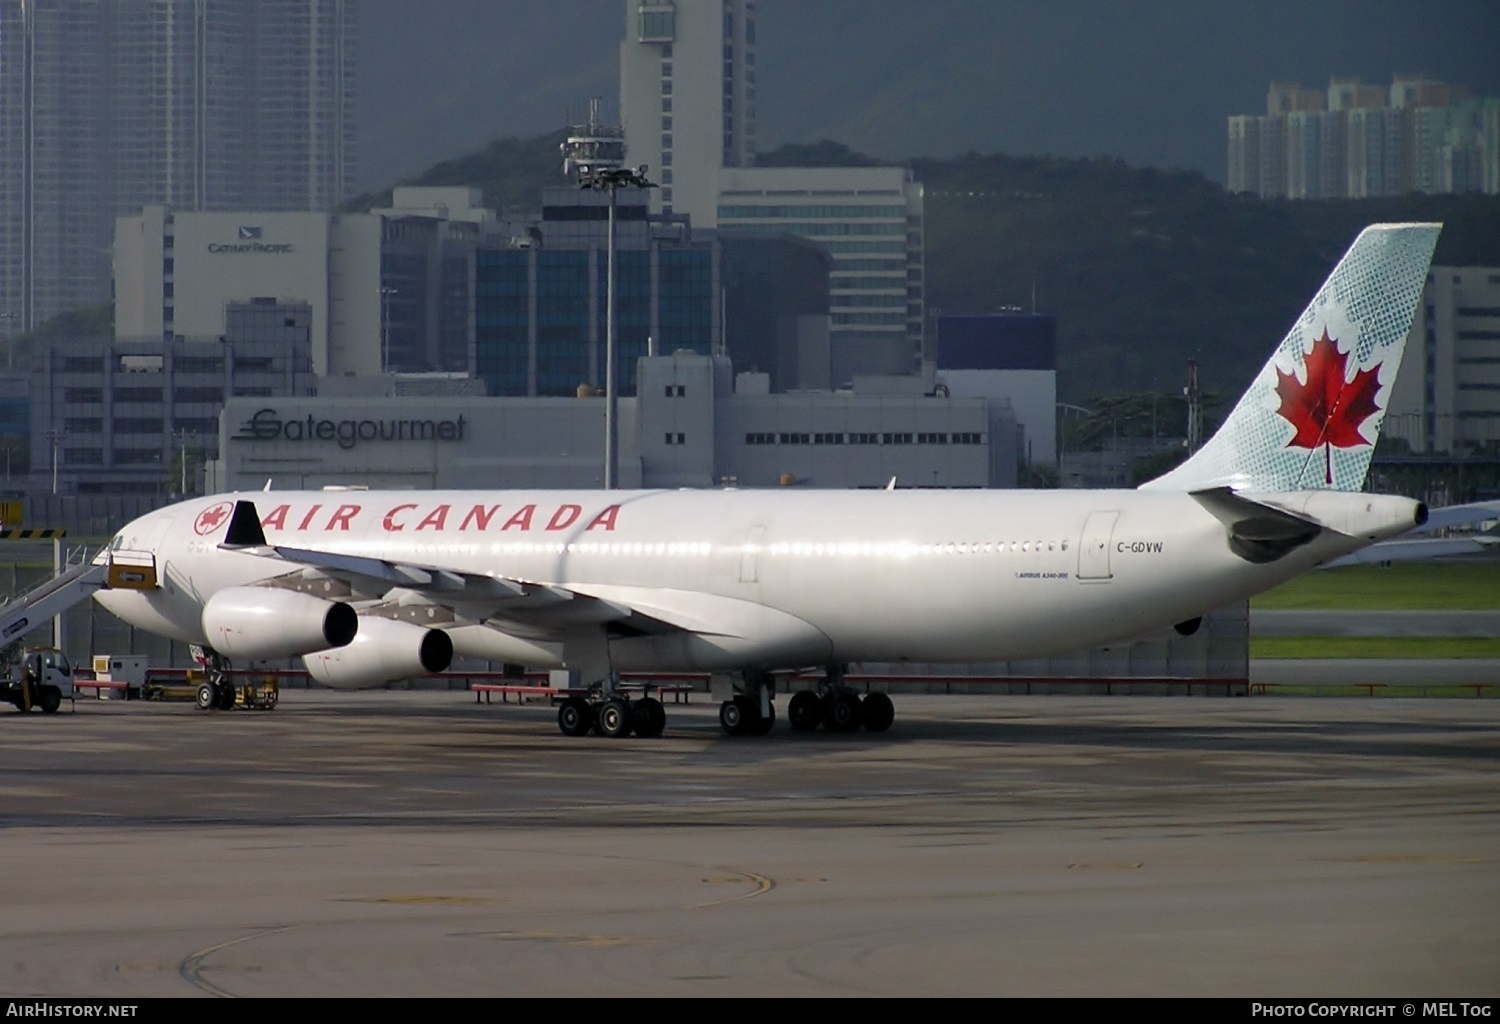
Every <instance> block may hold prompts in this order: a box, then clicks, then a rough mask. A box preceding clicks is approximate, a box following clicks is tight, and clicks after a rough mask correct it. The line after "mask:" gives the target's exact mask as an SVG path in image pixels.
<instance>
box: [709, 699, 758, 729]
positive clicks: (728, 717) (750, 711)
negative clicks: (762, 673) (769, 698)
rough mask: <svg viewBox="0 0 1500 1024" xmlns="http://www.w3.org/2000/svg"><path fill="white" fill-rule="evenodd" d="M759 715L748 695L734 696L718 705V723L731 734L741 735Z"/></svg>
mask: <svg viewBox="0 0 1500 1024" xmlns="http://www.w3.org/2000/svg"><path fill="white" fill-rule="evenodd" d="M759 717H760V716H759V715H757V714H755V707H754V705H752V704H751V703H750V698H748V697H735V698H734V699H733V700H726V701H725V702H724V703H723V704H720V705H719V725H720V726H721V727H722V728H723V730H724V731H725V732H727V733H728V734H729V735H731V736H743V735H745V733H747V732H749V731H750V726H751V724H752V723H753V722H754V721H755V719H756V718H759Z"/></svg>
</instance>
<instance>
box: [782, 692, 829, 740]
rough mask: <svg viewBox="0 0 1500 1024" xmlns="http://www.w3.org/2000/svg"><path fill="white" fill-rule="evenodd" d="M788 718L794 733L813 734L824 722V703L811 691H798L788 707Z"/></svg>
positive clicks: (793, 695)
mask: <svg viewBox="0 0 1500 1024" xmlns="http://www.w3.org/2000/svg"><path fill="white" fill-rule="evenodd" d="M786 717H787V720H788V721H789V722H791V723H792V731H793V732H812V731H813V730H814V729H816V728H817V727H818V726H819V724H821V723H822V721H823V702H822V701H820V700H818V695H817V694H816V693H813V692H812V691H811V690H798V691H797V692H796V693H794V694H792V700H791V703H790V704H788V705H787V706H786Z"/></svg>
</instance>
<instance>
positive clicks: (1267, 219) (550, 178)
mask: <svg viewBox="0 0 1500 1024" xmlns="http://www.w3.org/2000/svg"><path fill="white" fill-rule="evenodd" d="M561 141H562V135H561V134H560V133H552V134H548V135H544V136H538V137H536V138H533V139H500V140H497V141H496V142H494V143H491V144H490V145H489V146H488V147H486V148H485V149H483V150H480V151H479V152H476V153H472V154H469V155H467V156H464V157H460V158H458V159H456V160H450V161H447V162H445V163H442V164H439V165H437V166H435V167H433V168H432V169H431V170H429V171H427V172H426V173H425V174H423V175H421V176H420V177H419V178H416V179H414V180H413V181H412V182H409V183H410V184H425V185H478V186H480V187H481V188H483V189H484V193H485V201H486V202H487V203H488V204H489V205H491V206H494V207H496V208H499V209H506V208H511V207H523V208H535V207H536V206H537V205H538V202H539V191H540V189H541V188H542V187H543V186H545V185H556V184H562V183H564V181H565V179H564V178H563V177H562V173H561V167H560V159H559V156H558V143H559V142H561ZM761 162H762V163H765V164H778V165H825V166H826V165H837V164H845V163H848V164H859V163H867V162H870V161H869V158H868V157H864V156H862V155H861V154H858V153H853V152H851V151H850V150H848V149H847V148H846V147H843V146H841V145H839V144H838V143H833V142H827V141H824V142H817V143H812V144H807V145H797V146H786V147H783V148H782V149H780V150H777V151H775V152H773V153H767V154H764V155H763V156H762V157H761ZM912 166H913V168H914V170H915V172H916V174H917V177H918V180H920V181H921V182H922V183H923V184H924V186H925V189H926V210H927V224H926V230H927V304H928V309H929V311H930V312H939V311H941V312H944V313H956V312H989V311H994V310H997V309H1000V308H1002V307H1006V306H1020V307H1023V308H1029V307H1030V305H1031V302H1032V296H1033V290H1034V294H1035V297H1036V305H1037V308H1038V309H1039V310H1041V311H1043V312H1048V313H1053V314H1055V315H1056V316H1057V319H1058V370H1059V374H1058V378H1059V380H1058V383H1059V390H1060V392H1061V395H1060V397H1061V398H1062V399H1063V400H1065V401H1072V402H1083V403H1087V402H1090V401H1092V400H1093V399H1094V398H1095V397H1097V396H1100V395H1103V394H1118V393H1121V392H1132V391H1147V390H1152V391H1162V392H1177V391H1179V390H1180V388H1181V386H1182V384H1183V383H1184V380H1185V374H1186V369H1185V367H1186V362H1187V360H1188V359H1193V358H1196V359H1197V360H1198V361H1199V364H1200V366H1201V367H1202V370H1201V379H1202V384H1203V387H1204V388H1205V389H1207V390H1210V391H1217V392H1219V393H1221V394H1226V395H1236V394H1238V393H1239V392H1240V391H1241V390H1242V389H1243V387H1244V386H1245V384H1246V383H1248V381H1249V378H1250V376H1251V375H1252V374H1254V373H1255V371H1256V370H1257V369H1259V368H1260V366H1261V364H1262V363H1263V362H1264V360H1265V358H1266V356H1267V354H1268V353H1269V352H1270V350H1271V347H1272V346H1273V345H1274V344H1275V343H1276V342H1277V341H1279V340H1280V338H1281V337H1282V336H1283V335H1284V334H1285V332H1286V329H1287V327H1288V326H1290V324H1291V322H1292V319H1293V318H1294V317H1295V316H1296V315H1297V314H1298V313H1299V312H1300V311H1301V310H1302V307H1303V306H1304V305H1305V304H1306V301H1307V299H1308V298H1309V297H1310V296H1311V295H1312V292H1313V291H1314V290H1315V289H1316V288H1317V286H1318V285H1319V283H1321V281H1322V280H1323V278H1324V276H1325V275H1326V274H1327V272H1328V270H1329V268H1330V267H1331V266H1332V264H1333V262H1334V261H1335V260H1337V259H1338V257H1339V255H1340V254H1342V253H1343V251H1344V249H1345V248H1347V247H1348V245H1349V243H1350V241H1352V240H1353V238H1354V236H1355V234H1356V233H1358V231H1359V229H1360V228H1361V227H1363V226H1364V225H1366V224H1369V223H1373V222H1376V221H1389V220H1436V221H1442V222H1443V223H1444V225H1445V227H1444V230H1443V235H1442V238H1441V239H1440V240H1439V243H1438V251H1437V257H1436V262H1437V263H1439V264H1445V265H1455V264H1457V265H1493V266H1500V197H1497V196H1478V195H1468V196H1421V195H1411V196H1406V197H1401V198H1396V199H1371V200H1324V201H1296V202H1293V201H1267V200H1260V199H1255V198H1252V197H1247V196H1238V195H1231V194H1229V193H1227V192H1225V191H1224V190H1223V189H1222V188H1220V187H1219V186H1218V185H1216V184H1214V183H1213V182H1211V181H1209V180H1208V179H1206V178H1204V177H1203V176H1202V175H1199V174H1196V173H1191V172H1184V171H1160V170H1155V169H1152V168H1134V167H1129V166H1126V165H1125V164H1124V163H1122V162H1120V161H1117V160H1063V159H1053V158H1045V157H1043V158H1033V157H1024V158H1023V157H1009V156H1002V155H978V154H969V155H966V156H962V157H957V158H954V159H951V160H916V161H914V162H913V165H912ZM388 195H389V193H386V196H388ZM384 198H385V196H381V197H376V196H370V197H365V198H364V199H362V200H360V201H358V202H357V203H356V204H352V205H354V206H355V207H356V208H358V207H359V206H361V205H362V206H364V207H368V206H370V205H372V204H373V203H375V202H377V201H381V202H383V201H384Z"/></svg>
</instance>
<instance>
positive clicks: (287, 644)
mask: <svg viewBox="0 0 1500 1024" xmlns="http://www.w3.org/2000/svg"><path fill="white" fill-rule="evenodd" d="M358 629H359V616H358V615H356V614H355V613H354V609H353V608H351V607H349V606H348V605H347V604H344V603H343V602H342V601H325V600H323V599H322V598H320V597H313V596H311V595H310V594H299V593H297V592H296V591H293V590H278V589H277V588H275V587H228V588H226V589H224V590H221V591H219V592H218V593H217V594H215V595H214V596H213V597H210V598H209V599H208V603H206V604H205V605H204V606H203V632H204V634H206V635H207V637H208V642H209V645H210V646H212V647H213V649H214V650H216V651H218V652H219V653H220V654H222V655H224V656H225V657H228V658H251V659H254V658H290V657H292V656H294V655H298V654H306V653H308V652H309V651H321V650H326V649H327V648H330V647H343V646H344V645H345V644H347V643H349V641H351V640H353V639H354V634H355V633H356V632H357V631H358Z"/></svg>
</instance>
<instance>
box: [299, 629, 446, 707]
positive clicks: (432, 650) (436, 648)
mask: <svg viewBox="0 0 1500 1024" xmlns="http://www.w3.org/2000/svg"><path fill="white" fill-rule="evenodd" d="M302 662H303V664H305V665H306V666H307V671H308V674H309V675H311V676H312V677H313V678H314V679H316V680H317V681H318V682H320V683H322V684H323V685H324V686H331V687H333V688H334V689H336V690H364V689H369V688H370V687H372V686H384V685H385V684H386V683H394V682H396V681H397V680H398V679H410V678H411V677H412V676H420V675H426V674H427V673H429V672H441V671H443V670H444V669H446V668H447V667H448V666H449V665H450V664H452V662H453V641H452V640H450V639H449V638H448V634H447V633H444V632H443V631H442V630H441V629H426V628H424V627H422V626H414V625H412V624H411V623H410V622H396V621H395V620H393V619H380V618H375V617H373V616H366V617H364V618H361V619H360V620H359V633H358V634H357V635H356V636H355V637H354V642H353V643H352V644H349V645H348V646H347V647H339V648H336V649H334V650H330V651H316V652H314V653H311V654H307V655H304V656H303V658H302Z"/></svg>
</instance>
